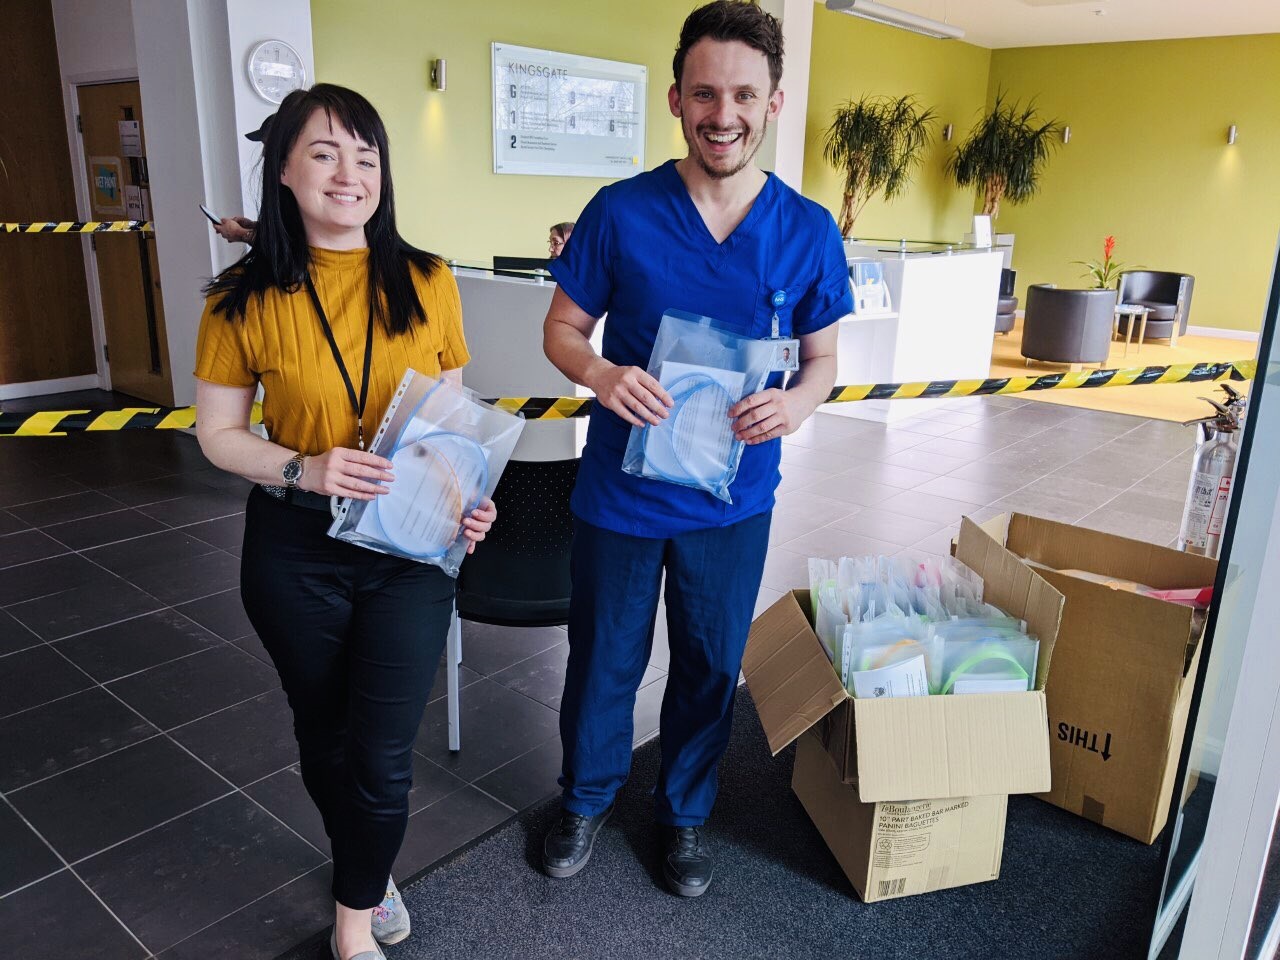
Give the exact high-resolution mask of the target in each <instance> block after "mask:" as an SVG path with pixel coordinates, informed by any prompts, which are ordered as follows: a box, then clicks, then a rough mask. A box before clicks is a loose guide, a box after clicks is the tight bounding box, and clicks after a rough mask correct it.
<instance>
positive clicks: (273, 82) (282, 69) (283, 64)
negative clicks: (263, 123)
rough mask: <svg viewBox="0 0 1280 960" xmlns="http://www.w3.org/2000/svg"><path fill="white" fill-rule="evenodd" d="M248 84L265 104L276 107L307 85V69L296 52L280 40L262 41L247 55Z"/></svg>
mask: <svg viewBox="0 0 1280 960" xmlns="http://www.w3.org/2000/svg"><path fill="white" fill-rule="evenodd" d="M247 67H248V71H249V83H250V85H251V86H252V87H253V90H254V92H255V93H256V94H257V95H258V96H260V97H261V98H262V99H263V100H266V101H267V102H268V103H279V102H280V101H281V100H283V99H284V98H285V97H286V96H288V95H289V94H290V93H291V92H292V91H294V90H298V89H300V88H302V87H305V86H306V85H307V68H306V65H305V64H304V63H303V62H302V57H300V56H299V55H298V51H297V50H295V49H293V47H291V46H289V44H287V43H285V42H284V41H283V40H263V41H262V42H261V43H260V44H258V45H257V46H256V47H254V48H253V49H252V50H250V51H249V61H248V64H247Z"/></svg>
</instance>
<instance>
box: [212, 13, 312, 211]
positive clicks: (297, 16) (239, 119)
mask: <svg viewBox="0 0 1280 960" xmlns="http://www.w3.org/2000/svg"><path fill="white" fill-rule="evenodd" d="M225 3H226V6H227V22H228V27H229V44H230V45H229V48H228V49H229V50H230V58H229V60H228V61H227V62H228V64H229V65H230V66H231V70H230V74H229V80H230V83H231V92H232V99H233V102H234V105H235V124H236V130H237V131H238V132H239V133H240V134H241V136H237V137H236V146H237V148H238V150H239V158H240V160H239V162H240V171H241V176H240V195H239V196H238V197H237V198H235V199H234V200H233V199H231V198H230V197H228V198H227V200H226V203H227V205H228V208H227V210H219V211H218V212H219V213H221V214H222V215H223V216H228V217H229V216H232V215H234V214H235V213H238V212H240V211H244V213H245V215H246V216H249V217H255V216H257V211H258V194H259V189H258V185H257V182H256V175H257V163H258V158H259V157H260V156H261V146H260V145H259V144H256V143H254V142H252V141H250V140H246V139H244V137H243V134H245V133H248V132H249V131H251V130H256V129H258V127H259V126H260V125H261V124H262V121H263V120H265V119H266V118H267V117H268V116H270V115H271V114H272V113H274V112H275V109H276V108H275V105H274V104H270V103H267V102H266V101H265V100H263V99H262V98H261V97H259V96H258V95H257V94H256V93H254V92H253V88H252V87H250V86H249V76H248V73H247V72H246V70H245V62H246V59H247V57H248V55H249V51H250V50H252V49H253V47H254V46H255V45H256V44H258V43H259V42H261V41H263V40H268V39H270V40H283V41H285V43H288V44H289V45H290V46H291V47H293V49H295V50H297V51H298V55H299V56H300V57H302V62H303V63H304V64H306V68H307V86H310V85H311V84H313V83H315V82H316V64H315V56H314V54H313V52H312V48H311V2H310V0H272V2H271V3H263V2H262V0H225ZM211 199H212V198H211ZM217 202H218V203H222V202H223V200H222V198H221V197H219V198H218V201H217ZM237 204H238V207H237V209H234V210H232V209H231V206H232V205H237Z"/></svg>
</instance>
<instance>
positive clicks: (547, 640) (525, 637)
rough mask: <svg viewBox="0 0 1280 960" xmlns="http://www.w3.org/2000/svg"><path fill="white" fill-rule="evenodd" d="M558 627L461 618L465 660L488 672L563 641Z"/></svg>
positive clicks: (476, 668) (507, 665)
mask: <svg viewBox="0 0 1280 960" xmlns="http://www.w3.org/2000/svg"><path fill="white" fill-rule="evenodd" d="M564 638H565V633H564V631H563V630H561V629H560V628H559V627H498V626H494V625H492V624H488V623H475V622H473V621H471V620H463V621H462V662H463V663H465V664H466V665H467V666H468V667H470V668H471V669H472V670H474V671H476V672H477V673H480V674H483V675H485V676H489V675H492V674H495V673H499V672H501V671H503V670H505V669H507V667H509V666H511V665H512V664H514V663H519V662H520V661H521V660H527V659H528V658H529V657H532V656H534V655H536V654H539V653H542V652H543V651H544V650H549V649H550V648H552V647H554V646H556V645H557V644H559V643H563V642H564Z"/></svg>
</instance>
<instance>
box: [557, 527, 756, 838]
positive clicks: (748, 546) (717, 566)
mask: <svg viewBox="0 0 1280 960" xmlns="http://www.w3.org/2000/svg"><path fill="white" fill-rule="evenodd" d="M769 522H770V514H768V513H763V514H759V515H757V516H754V517H750V518H748V519H746V520H742V521H739V522H738V523H735V524H733V525H732V526H728V527H720V528H716V529H710V530H696V531H693V532H691V533H682V534H678V535H676V536H674V537H670V538H667V539H651V538H647V537H633V536H628V535H626V534H621V533H614V532H613V531H610V530H605V529H602V528H600V527H596V526H593V525H591V524H589V523H585V522H583V521H581V520H576V521H575V522H574V534H573V552H572V560H571V562H572V575H573V599H572V602H571V604H570V612H569V665H568V669H567V671H566V674H565V689H564V698H563V700H562V703H561V707H560V737H561V740H562V741H563V745H564V767H563V774H562V776H561V777H560V785H561V786H562V787H563V788H564V798H563V804H564V808H565V809H566V810H568V811H570V812H571V813H577V814H581V815H584V816H594V815H595V814H597V813H599V812H600V811H602V810H604V809H605V807H607V806H608V805H609V804H610V803H611V802H612V801H613V798H614V795H615V794H616V793H617V792H618V789H619V788H620V787H621V786H622V784H623V782H624V781H625V780H626V779H627V774H628V772H629V771H630V768H631V743H632V739H633V730H632V712H633V710H634V708H635V700H636V691H637V690H638V689H639V687H640V680H641V678H642V677H643V676H644V672H645V667H646V666H647V665H648V663H649V656H650V653H651V650H652V647H653V629H654V624H655V620H656V616H657V607H658V597H659V592H660V590H661V586H662V576H663V573H664V572H665V573H666V591H665V593H666V606H667V637H668V640H669V642H670V646H671V668H670V672H669V673H668V676H667V687H666V694H665V696H664V697H663V700H662V720H661V729H660V742H661V750H662V766H661V770H660V771H659V774H658V783H657V788H656V791H655V802H656V811H655V813H656V817H657V820H658V822H659V823H664V824H668V825H671V826H678V827H692V826H698V825H700V824H701V823H703V822H704V821H705V820H706V819H707V817H708V815H709V814H710V813H711V806H712V804H713V803H714V802H715V798H716V765H717V764H718V763H719V761H720V757H721V755H722V754H723V753H724V750H725V747H726V746H727V745H728V742H729V728H730V725H731V723H732V720H733V698H734V693H735V692H736V689H737V684H738V674H739V671H740V670H741V668H742V652H743V650H744V648H745V647H746V642H747V631H748V629H749V627H750V626H751V615H752V613H753V611H754V610H755V603H756V595H757V593H758V592H759V589H760V578H761V576H762V575H763V573H764V560H765V553H766V551H767V550H768V546H769Z"/></svg>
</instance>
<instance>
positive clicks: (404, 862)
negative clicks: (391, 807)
mask: <svg viewBox="0 0 1280 960" xmlns="http://www.w3.org/2000/svg"><path fill="white" fill-rule="evenodd" d="M513 816H515V810H513V809H512V808H511V807H509V806H507V805H506V804H504V803H500V802H499V801H497V800H495V799H493V798H492V797H490V796H488V795H487V794H485V793H482V792H481V791H480V790H477V789H476V788H475V787H471V786H468V787H463V788H462V789H461V790H458V791H457V792H455V793H451V794H450V795H449V796H447V797H445V798H444V799H443V800H440V801H438V802H437V803H433V804H432V805H431V806H429V807H427V808H426V809H424V810H419V811H418V812H417V813H415V814H414V815H413V816H411V817H410V818H409V826H408V828H407V829H406V830H405V835H404V844H403V845H402V846H401V847H400V854H399V856H398V857H396V862H395V867H394V868H393V870H392V873H393V874H394V875H395V876H396V877H397V878H399V879H400V881H401V882H402V883H403V882H404V879H405V878H408V877H413V876H415V875H416V874H418V873H421V872H422V871H424V870H425V869H426V868H427V867H429V866H430V865H431V864H433V863H435V862H436V861H437V860H439V859H440V858H441V857H444V856H447V855H448V854H450V853H452V852H453V851H454V850H457V849H458V848H459V847H462V846H465V845H466V844H468V843H471V842H472V841H473V840H475V839H476V838H477V837H479V836H481V835H483V834H485V833H487V832H488V831H490V830H492V829H493V828H494V827H496V826H498V825H499V824H502V823H505V822H506V821H507V820H509V819H511V817H513Z"/></svg>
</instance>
